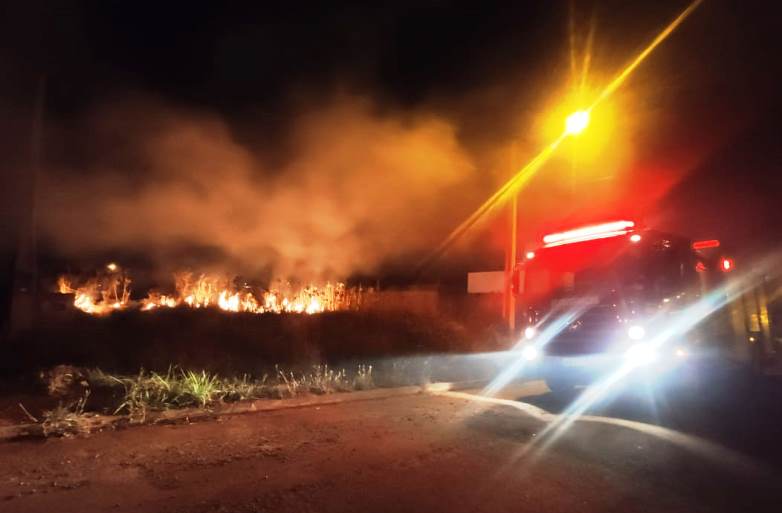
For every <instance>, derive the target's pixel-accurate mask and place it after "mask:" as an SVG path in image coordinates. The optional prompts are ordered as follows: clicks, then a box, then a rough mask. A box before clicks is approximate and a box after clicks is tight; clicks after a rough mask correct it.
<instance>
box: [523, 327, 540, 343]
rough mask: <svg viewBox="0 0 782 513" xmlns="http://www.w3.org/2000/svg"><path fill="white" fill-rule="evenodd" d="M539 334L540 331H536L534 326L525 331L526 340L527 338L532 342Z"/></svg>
mask: <svg viewBox="0 0 782 513" xmlns="http://www.w3.org/2000/svg"><path fill="white" fill-rule="evenodd" d="M537 334H538V330H536V329H535V328H534V327H532V326H527V327H526V328H525V329H524V338H526V339H527V340H532V339H533V338H535V335H537Z"/></svg>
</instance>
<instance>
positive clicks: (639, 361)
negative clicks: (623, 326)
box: [625, 342, 657, 365]
mask: <svg viewBox="0 0 782 513" xmlns="http://www.w3.org/2000/svg"><path fill="white" fill-rule="evenodd" d="M625 358H627V360H628V361H629V362H630V363H631V364H633V365H648V364H650V363H654V361H655V360H657V348H655V347H654V346H652V345H651V344H646V343H643V342H641V343H638V344H633V345H632V346H630V348H629V349H628V350H627V352H626V353H625Z"/></svg>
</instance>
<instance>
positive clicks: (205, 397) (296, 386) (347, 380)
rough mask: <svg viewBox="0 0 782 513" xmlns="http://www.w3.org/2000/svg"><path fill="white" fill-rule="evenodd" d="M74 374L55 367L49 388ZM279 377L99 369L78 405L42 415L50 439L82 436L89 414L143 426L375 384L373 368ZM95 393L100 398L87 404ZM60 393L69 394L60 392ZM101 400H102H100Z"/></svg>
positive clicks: (89, 373)
mask: <svg viewBox="0 0 782 513" xmlns="http://www.w3.org/2000/svg"><path fill="white" fill-rule="evenodd" d="M56 370H60V371H61V372H67V373H68V374H69V375H72V374H74V372H75V371H74V369H73V368H72V367H66V366H63V367H61V368H55V369H53V370H52V371H50V372H48V373H46V374H45V378H46V380H47V383H46V385H47V389H51V382H52V381H56V382H57V383H62V382H63V377H62V376H59V372H55V371H56ZM275 371H276V374H275V376H274V378H273V379H271V380H270V379H269V377H268V375H267V374H264V375H263V376H261V377H260V378H254V377H252V376H250V375H248V374H244V375H242V376H241V377H228V378H225V377H222V376H219V375H217V374H214V373H210V372H207V371H203V370H202V371H200V372H196V371H193V370H184V369H181V368H177V367H173V366H172V367H169V369H168V371H167V372H165V373H157V372H147V371H144V370H141V371H140V372H139V373H138V374H135V375H130V376H128V375H114V374H109V373H106V372H103V371H102V370H100V369H93V370H84V371H79V372H80V376H83V377H82V379H80V380H79V381H78V385H79V387H81V388H80V389H79V390H80V391H81V390H84V391H83V392H81V393H82V394H83V395H82V396H81V397H80V398H79V399H78V400H76V401H73V402H71V403H68V404H65V405H63V403H62V402H61V403H60V405H59V406H58V407H57V408H55V409H54V410H51V411H47V412H45V414H44V416H43V421H42V424H43V427H44V432H45V434H46V435H47V436H48V435H50V434H54V435H64V434H77V433H80V432H84V429H85V426H84V424H85V422H84V420H85V418H86V417H87V416H88V414H87V412H90V411H92V412H95V411H102V412H105V413H112V414H114V415H127V417H128V419H129V420H130V421H131V422H132V423H143V422H145V421H146V420H147V418H148V415H149V413H150V412H152V411H162V410H169V409H178V408H187V407H194V408H203V409H209V408H212V407H214V406H215V405H218V404H221V403H228V402H235V401H243V400H252V399H263V398H277V399H280V398H290V397H296V396H300V395H302V394H318V395H320V394H330V393H335V392H349V391H352V390H366V389H369V388H372V387H373V386H374V382H373V379H372V367H371V366H367V365H359V366H358V367H357V369H356V372H355V373H353V374H351V375H349V374H348V372H347V371H346V370H345V369H340V370H335V369H332V368H330V367H329V366H328V365H315V366H312V368H311V369H310V370H309V371H307V372H298V373H297V372H294V371H284V370H282V369H280V368H279V367H275ZM62 388H64V387H62V386H60V389H62ZM91 391H95V392H96V393H95V395H96V396H98V399H96V400H94V401H91V403H90V404H89V405H88V404H87V398H88V397H89V396H90V393H91ZM60 394H61V395H67V393H66V391H63V390H60ZM101 397H102V400H101Z"/></svg>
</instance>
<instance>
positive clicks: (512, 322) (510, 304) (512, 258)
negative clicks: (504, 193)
mask: <svg viewBox="0 0 782 513" xmlns="http://www.w3.org/2000/svg"><path fill="white" fill-rule="evenodd" d="M510 163H511V171H512V172H513V173H515V172H516V143H513V145H512V146H511V159H510ZM511 192H512V196H511V206H510V223H509V224H510V234H509V238H508V247H507V248H506V250H505V294H504V296H505V297H504V298H503V299H504V301H503V303H502V307H503V308H502V310H503V314H504V315H503V316H504V317H505V319H506V320H507V322H508V331H510V332H511V333H513V332H514V331H515V330H516V294H515V291H514V290H513V275H514V273H515V272H516V264H517V261H518V213H519V197H518V191H511Z"/></svg>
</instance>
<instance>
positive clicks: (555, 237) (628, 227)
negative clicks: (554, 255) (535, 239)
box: [543, 221, 635, 248]
mask: <svg viewBox="0 0 782 513" xmlns="http://www.w3.org/2000/svg"><path fill="white" fill-rule="evenodd" d="M634 226H635V223H634V222H633V221H613V222H610V223H603V224H595V225H591V226H584V227H582V228H576V229H575V230H569V231H566V232H559V233H550V234H548V235H545V236H544V237H543V243H544V247H546V248H551V247H554V246H562V245H564V244H574V243H576V242H585V241H588V240H596V239H607V238H609V237H619V236H620V235H626V234H628V233H629V232H630V231H632V229H633V227H634Z"/></svg>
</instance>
